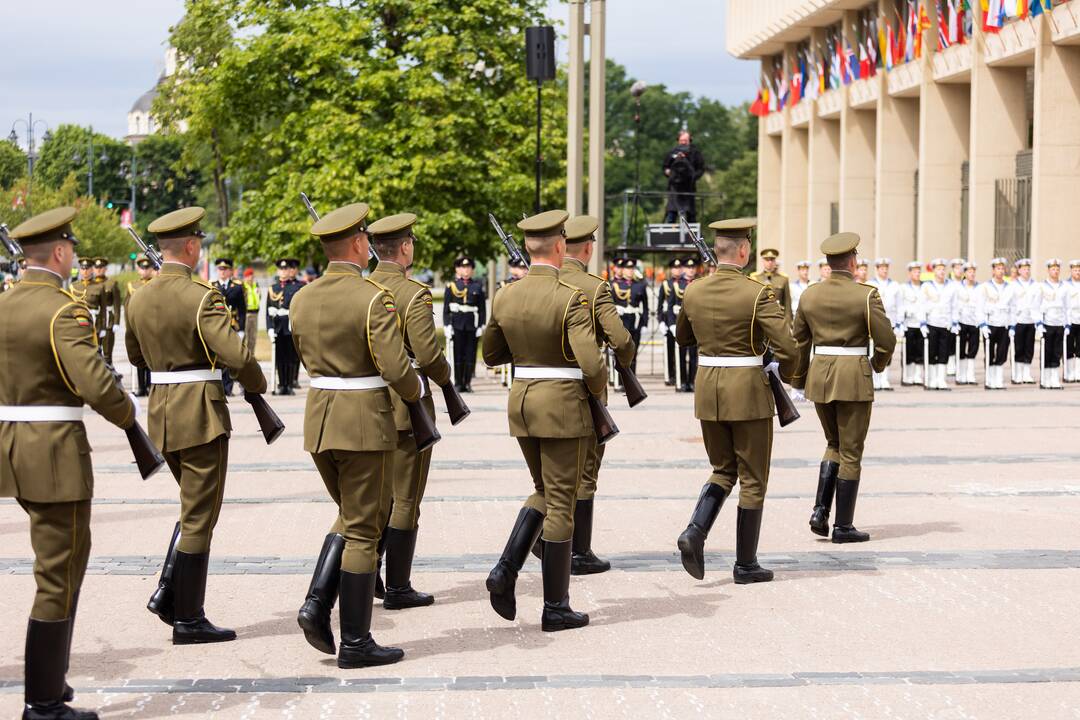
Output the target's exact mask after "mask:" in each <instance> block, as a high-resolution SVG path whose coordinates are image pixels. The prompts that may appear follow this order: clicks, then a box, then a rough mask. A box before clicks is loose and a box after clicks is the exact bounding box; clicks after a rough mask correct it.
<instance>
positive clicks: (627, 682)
mask: <svg viewBox="0 0 1080 720" xmlns="http://www.w3.org/2000/svg"><path fill="white" fill-rule="evenodd" d="M1078 681H1080V668H1076V667H1064V668H1024V669H1018V670H1016V669H1004V670H896V671H880V672H859V671H850V672H792V673H723V674H717V675H506V676H501V675H459V676H456V677H438V676H435V677H372V678H355V677H354V678H341V677H276V678H275V677H269V678H185V679H126V680H124V681H123V682H122V684H114V685H101V686H96V687H82V688H79V689H80V690H81V691H82V692H83V693H88V692H96V693H99V694H160V693H171V694H192V693H213V694H264V693H287V694H307V693H320V694H321V693H371V692H378V693H387V692H388V693H408V692H444V691H446V690H458V691H462V690H466V691H485V690H560V689H562V690H575V689H577V690H587V689H628V688H700V689H709V688H780V687H799V686H807V685H855V686H864V685H1004V684H1030V683H1071V682H1078ZM22 688H23V686H22V682H21V681H18V680H0V692H2V693H5V694H8V693H19V692H22Z"/></svg>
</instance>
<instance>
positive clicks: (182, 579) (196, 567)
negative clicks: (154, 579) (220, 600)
mask: <svg viewBox="0 0 1080 720" xmlns="http://www.w3.org/2000/svg"><path fill="white" fill-rule="evenodd" d="M209 565H210V554H209V553H199V554H197V555H193V554H189V553H186V552H180V551H179V550H177V551H176V569H175V570H174V571H173V572H174V573H175V574H174V578H175V579H174V586H173V596H174V599H173V604H174V608H175V609H174V613H173V614H174V616H175V619H174V620H173V635H172V641H173V645H195V644H199V643H216V642H227V641H229V640H235V639H236V633H235V632H233V631H232V630H227V629H225V628H219V627H217V626H216V625H214V624H213V623H212V622H210V621H209V620H207V619H206V613H205V612H204V611H203V602H204V601H205V600H206V571H207V568H208V567H209Z"/></svg>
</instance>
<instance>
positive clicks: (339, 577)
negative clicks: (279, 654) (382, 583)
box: [292, 203, 449, 668]
mask: <svg viewBox="0 0 1080 720" xmlns="http://www.w3.org/2000/svg"><path fill="white" fill-rule="evenodd" d="M368 212H369V208H368V205H367V204H366V203H353V204H351V205H346V206H344V207H341V208H338V209H336V210H334V211H333V212H330V213H327V214H326V215H323V216H322V218H321V219H320V220H318V221H317V222H316V223H315V224H314V225H312V226H311V234H312V235H314V236H315V237H317V238H318V239H319V241H320V242H321V244H322V248H323V251H324V252H325V253H326V258H327V259H328V260H329V261H330V262H329V264H328V265H327V268H326V274H325V275H323V277H322V278H321V279H320V280H319V281H318V282H314V283H311V284H310V285H304V286H301V289H300V290H299V291H298V292H297V293H296V296H295V297H294V298H293V300H292V323H293V338H292V339H293V340H294V341H295V342H296V348H297V354H298V355H299V357H300V360H301V361H302V362H303V363H304V367H305V368H307V371H308V375H309V376H310V377H311V389H310V390H309V391H308V395H307V405H306V406H305V409H304V450H305V451H306V452H308V453H310V454H311V457H312V460H314V462H315V467H316V469H317V470H318V471H319V475H320V476H321V477H322V480H323V483H324V484H325V485H326V490H327V492H328V493H329V494H330V497H331V498H332V499H333V501H334V503H335V504H336V505H337V510H338V512H337V517H336V519H335V521H334V523H333V524H332V526H331V528H330V532H329V534H328V535H327V537H326V539H325V541H324V543H323V550H322V552H321V553H320V556H319V560H318V562H317V566H316V574H315V577H313V578H312V582H311V585H310V587H309V590H308V597H307V599H306V600H305V602H304V606H303V607H302V608H301V610H300V613H299V614H298V617H297V621H298V622H299V624H300V626H301V628H302V629H303V630H304V635H305V637H306V638H307V640H308V642H309V643H310V644H311V645H312V646H313V647H315V648H316V649H318V650H320V651H322V652H325V653H327V654H333V653H334V651H335V647H334V637H333V633H332V632H331V631H330V610H331V608H332V607H333V605H334V600H335V599H338V598H340V600H341V603H340V606H339V619H340V631H341V635H340V643H339V645H338V647H337V665H338V667H339V668H360V667H369V666H375V665H389V664H391V663H396V662H398V661H399V660H401V659H402V658H403V657H404V656H405V653H404V652H403V651H402V650H401V649H399V648H394V647H383V646H381V645H379V644H378V643H377V642H375V639H374V638H373V637H372V635H371V616H372V605H373V602H374V597H375V575H376V572H375V567H376V563H377V559H378V550H377V547H378V544H379V538H380V536H381V534H382V530H383V527H384V526H385V524H386V515H387V513H388V512H389V502H388V500H387V498H388V493H390V492H391V491H392V490H391V487H390V478H389V477H387V468H388V467H393V462H394V452H395V449H396V448H397V446H398V440H399V435H398V431H397V426H396V423H395V420H394V412H393V410H392V407H393V406H392V404H391V403H392V400H391V395H390V393H391V390H392V391H393V392H394V393H397V395H398V396H400V397H401V398H402V399H403V400H404V401H405V402H418V401H420V399H421V396H422V395H423V394H424V383H423V382H422V381H421V379H420V376H419V375H418V374H417V373H416V372H415V371H414V370H413V368H412V367H411V365H410V363H409V356H408V353H407V351H406V347H405V339H404V337H403V336H402V333H401V317H400V316H401V311H399V308H398V303H397V301H396V300H395V298H394V295H393V294H392V293H391V291H390V289H389V288H387V287H386V286H385V285H381V284H379V283H377V282H375V281H373V280H371V279H370V278H364V276H363V273H364V270H365V269H366V267H367V262H368V248H369V234H368V228H367V225H366V224H365V218H366V217H367V214H368ZM401 272H402V279H404V268H402V271H401ZM424 304H425V305H426V303H424ZM401 310H402V311H403V310H404V308H401ZM328 313H330V314H331V315H328ZM444 371H445V370H444ZM445 372H447V375H449V373H448V371H445ZM338 536H340V538H341V539H340V540H339V539H338Z"/></svg>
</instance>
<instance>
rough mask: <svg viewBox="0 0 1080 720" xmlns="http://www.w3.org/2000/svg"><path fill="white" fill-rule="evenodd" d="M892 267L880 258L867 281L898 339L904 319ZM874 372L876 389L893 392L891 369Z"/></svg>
mask: <svg viewBox="0 0 1080 720" xmlns="http://www.w3.org/2000/svg"><path fill="white" fill-rule="evenodd" d="M891 265H892V260H890V259H889V258H887V257H879V258H878V259H876V260H875V261H874V277H872V278H870V280H868V281H867V284H868V285H871V286H873V287H874V288H875V289H876V290H877V291H878V296H879V297H880V298H881V304H882V305H883V306H884V307H885V315H886V316H887V317H888V318H889V322H890V323H892V326H893V329H894V330H895V332H896V336H897V338H903V337H904V330H903V322H902V320H903V318H902V317H901V316H900V313H899V300H900V283H898V282H896V281H895V280H893V279H892V278H891V277H889V268H890V266H891ZM873 372H874V389H875V390H884V391H887V392H892V389H893V388H892V385H890V384H889V368H888V367H886V368H885V369H884V370H882V371H881V372H878V371H876V370H874V371H873Z"/></svg>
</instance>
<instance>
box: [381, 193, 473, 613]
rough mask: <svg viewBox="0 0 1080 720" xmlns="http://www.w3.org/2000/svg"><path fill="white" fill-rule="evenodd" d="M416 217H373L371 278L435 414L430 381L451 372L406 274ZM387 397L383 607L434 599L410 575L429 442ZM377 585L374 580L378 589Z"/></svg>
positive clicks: (428, 312)
mask: <svg viewBox="0 0 1080 720" xmlns="http://www.w3.org/2000/svg"><path fill="white" fill-rule="evenodd" d="M415 222H416V215H414V214H412V213H401V214H399V215H391V216H389V217H384V218H382V219H380V220H376V221H375V222H374V223H372V224H371V225H370V226H369V227H368V234H369V235H370V237H371V240H372V242H373V244H374V245H375V250H376V251H377V252H378V254H379V258H380V260H379V264H378V266H376V268H375V271H374V272H373V273H371V279H372V281H374V282H376V283H378V284H380V285H383V286H385V287H387V288H388V289H389V290H390V292H391V293H392V294H393V296H394V299H395V303H396V305H397V311H398V314H399V315H400V317H401V332H402V335H403V337H404V341H405V351H406V352H407V353H408V355H409V359H410V361H411V363H412V366H413V367H414V368H416V370H417V372H418V373H420V378H421V383H422V385H423V398H422V402H423V405H424V407H425V408H426V409H427V412H428V414H429V415H430V416H431V417H433V418H434V417H435V404H434V402H433V401H432V399H431V387H430V385H429V382H434V383H435V384H436V385H438V386H440V387H442V386H444V385H447V384H448V383H450V382H453V373H452V372H451V370H450V364H449V363H448V362H447V361H446V356H445V355H443V353H442V349H441V348H440V347H439V340H438V338H437V337H436V335H435V316H434V315H433V314H432V309H431V308H432V297H431V288H430V287H429V286H427V285H425V284H424V283H422V282H419V281H417V280H413V279H411V278H409V277H408V271H409V269H410V268H412V264H413V254H414V252H415V248H416V235H415V234H414V233H413V224H414V223H415ZM390 399H391V400H392V401H393V403H394V420H395V422H396V424H397V449H396V450H395V451H394V462H393V472H392V473H391V477H390V478H389V480H390V482H391V485H392V489H393V493H392V498H391V504H390V508H391V513H390V521H389V523H388V524H387V526H386V529H385V530H384V537H383V539H382V543H380V545H381V547H382V548H383V549H384V550H385V553H386V587H385V589H384V590H383V607H384V608H386V609H387V610H402V609H405V608H412V607H422V606H425V605H431V604H432V603H433V602H435V598H434V597H432V596H431V595H429V594H427V593H422V592H419V591H417V590H414V589H413V587H412V583H411V580H410V578H411V576H412V562H413V553H414V552H415V550H416V536H417V532H418V530H419V525H418V521H419V519H420V501H421V500H423V498H424V489H425V488H426V487H427V479H428V472H429V470H430V469H431V448H429V449H427V450H425V451H424V452H422V453H418V452H417V450H416V441H415V440H414V438H413V435H412V424H411V423H410V422H409V412H408V409H407V408H406V407H405V404H404V403H403V402H402V401H401V398H400V397H399V396H398V394H397V393H390ZM378 589H379V588H378V581H377V580H376V595H378Z"/></svg>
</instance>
